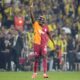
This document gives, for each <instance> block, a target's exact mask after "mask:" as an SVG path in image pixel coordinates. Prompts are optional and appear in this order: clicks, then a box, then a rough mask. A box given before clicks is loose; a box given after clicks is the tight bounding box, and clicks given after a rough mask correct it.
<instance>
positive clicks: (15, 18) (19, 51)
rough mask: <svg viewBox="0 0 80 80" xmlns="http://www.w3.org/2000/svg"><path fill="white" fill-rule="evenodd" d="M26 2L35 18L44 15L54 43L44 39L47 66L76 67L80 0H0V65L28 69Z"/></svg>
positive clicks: (30, 49)
mask: <svg viewBox="0 0 80 80" xmlns="http://www.w3.org/2000/svg"><path fill="white" fill-rule="evenodd" d="M30 2H33V5H34V8H33V11H34V15H35V18H36V20H37V19H38V17H39V16H40V15H42V16H44V18H45V19H46V22H47V24H48V28H49V31H50V32H51V33H52V34H53V35H52V36H53V41H54V44H55V46H53V45H52V42H51V41H50V40H49V41H48V65H49V66H48V70H49V71H56V70H62V71H79V70H80V0H0V69H4V70H8V71H11V70H13V71H18V70H32V66H33V60H31V59H29V57H28V55H29V54H32V53H33V36H34V32H33V28H32V22H31V18H30V5H29V3H30ZM40 62H41V60H40ZM39 70H42V64H41V63H40V65H39Z"/></svg>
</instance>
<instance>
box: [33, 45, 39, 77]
mask: <svg viewBox="0 0 80 80" xmlns="http://www.w3.org/2000/svg"><path fill="white" fill-rule="evenodd" d="M39 53H40V45H37V44H34V55H35V61H34V66H33V75H32V78H36V77H37V68H38V57H39Z"/></svg>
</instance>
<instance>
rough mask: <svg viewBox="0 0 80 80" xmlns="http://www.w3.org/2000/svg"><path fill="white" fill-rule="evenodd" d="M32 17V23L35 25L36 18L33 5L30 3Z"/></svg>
mask: <svg viewBox="0 0 80 80" xmlns="http://www.w3.org/2000/svg"><path fill="white" fill-rule="evenodd" d="M30 15H31V19H32V23H33V24H34V22H35V18H34V14H33V3H30Z"/></svg>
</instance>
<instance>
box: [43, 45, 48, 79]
mask: <svg viewBox="0 0 80 80" xmlns="http://www.w3.org/2000/svg"><path fill="white" fill-rule="evenodd" d="M42 56H43V71H44V74H43V77H44V78H48V75H47V46H45V45H44V46H42Z"/></svg>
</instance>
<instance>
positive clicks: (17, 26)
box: [14, 16, 24, 30]
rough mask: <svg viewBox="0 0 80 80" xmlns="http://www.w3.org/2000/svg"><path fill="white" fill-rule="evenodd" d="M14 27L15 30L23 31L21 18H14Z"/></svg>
mask: <svg viewBox="0 0 80 80" xmlns="http://www.w3.org/2000/svg"><path fill="white" fill-rule="evenodd" d="M14 25H15V29H16V30H23V26H24V18H23V17H17V16H15V17H14Z"/></svg>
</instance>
